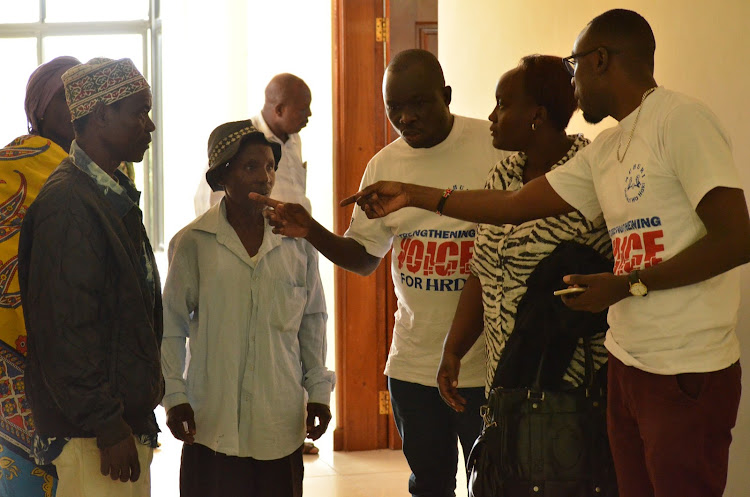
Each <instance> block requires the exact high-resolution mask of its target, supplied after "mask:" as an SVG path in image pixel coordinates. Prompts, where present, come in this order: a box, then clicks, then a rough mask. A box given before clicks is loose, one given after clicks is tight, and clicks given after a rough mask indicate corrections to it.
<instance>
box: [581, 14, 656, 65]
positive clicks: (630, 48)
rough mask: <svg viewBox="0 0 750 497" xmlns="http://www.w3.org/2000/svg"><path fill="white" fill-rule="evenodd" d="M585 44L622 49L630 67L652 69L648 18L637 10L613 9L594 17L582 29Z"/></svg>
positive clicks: (653, 41) (652, 40)
mask: <svg viewBox="0 0 750 497" xmlns="http://www.w3.org/2000/svg"><path fill="white" fill-rule="evenodd" d="M581 37H585V38H586V40H587V43H586V44H587V45H591V46H596V45H600V46H604V47H609V48H611V49H613V50H620V51H621V54H620V55H621V58H622V59H623V62H625V64H626V65H627V66H628V68H629V69H635V70H638V69H640V68H647V69H648V70H649V71H650V73H651V74H653V72H654V51H655V50H656V39H655V38H654V32H653V31H652V30H651V26H650V25H649V23H648V21H646V19H644V18H643V16H641V15H640V14H638V13H637V12H633V11H632V10H626V9H613V10H608V11H607V12H605V13H603V14H601V15H599V16H597V17H595V18H594V19H593V20H592V21H591V22H590V23H589V24H588V25H587V26H586V28H585V29H584V31H583V33H581Z"/></svg>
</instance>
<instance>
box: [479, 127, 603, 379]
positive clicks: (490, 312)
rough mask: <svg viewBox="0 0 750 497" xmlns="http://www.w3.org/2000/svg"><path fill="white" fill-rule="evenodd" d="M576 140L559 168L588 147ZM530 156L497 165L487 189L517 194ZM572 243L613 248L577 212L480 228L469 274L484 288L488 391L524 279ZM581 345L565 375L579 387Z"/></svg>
mask: <svg viewBox="0 0 750 497" xmlns="http://www.w3.org/2000/svg"><path fill="white" fill-rule="evenodd" d="M571 138H572V139H573V140H574V141H573V145H572V146H571V148H570V150H569V151H568V153H567V154H566V155H565V156H564V157H563V158H562V159H560V161H559V162H557V163H556V164H555V165H554V166H552V169H555V168H557V167H559V166H561V165H562V164H564V163H565V162H567V161H568V160H570V158H571V157H573V156H574V155H575V154H576V152H578V151H579V150H581V149H582V148H583V147H585V146H586V145H588V144H589V143H590V141H589V140H587V139H586V138H584V137H583V135H575V136H571ZM525 163H526V156H525V155H524V154H523V153H521V152H519V153H516V154H513V155H511V156H510V157H508V158H507V159H505V160H503V161H500V162H498V163H497V164H496V165H495V167H494V168H493V169H492V170H491V171H490V174H489V176H488V178H487V182H486V183H485V186H484V187H485V189H494V190H511V191H514V190H519V189H521V187H522V186H523V170H524V166H525ZM566 240H571V241H575V242H579V243H582V244H585V245H589V246H592V247H594V248H595V249H596V250H597V251H599V252H601V253H602V254H604V255H605V256H606V257H608V258H609V259H611V258H612V247H611V242H610V238H609V235H608V234H607V228H606V225H605V223H604V219H603V218H602V217H601V216H600V217H599V218H598V219H596V220H595V221H594V222H591V221H589V220H587V219H586V218H585V217H584V216H583V215H582V214H581V213H580V212H578V211H574V212H572V213H570V214H567V215H563V216H555V217H547V218H544V219H539V220H536V221H530V222H527V223H524V224H521V225H518V226H515V225H510V224H506V225H503V226H493V225H489V224H480V225H479V226H478V228H477V234H476V237H475V239H474V257H473V259H472V262H471V272H472V274H473V275H474V276H476V277H478V278H479V280H480V282H481V284H482V303H483V306H484V336H485V348H486V350H487V368H486V376H485V382H486V383H485V384H486V391H487V393H489V388H490V386H491V385H492V380H493V377H494V375H495V369H496V368H497V363H498V360H499V358H500V354H501V352H502V350H503V347H504V346H505V342H506V340H507V339H508V336H509V335H510V333H511V332H512V331H513V328H514V325H515V319H516V311H517V308H518V304H519V302H520V301H521V298H523V296H524V294H525V293H526V279H527V278H528V277H529V275H530V274H531V273H532V271H533V270H534V268H536V265H537V263H538V262H539V261H541V260H542V259H544V258H545V257H547V256H548V255H549V254H550V253H552V251H553V250H554V249H555V247H557V245H558V244H559V243H561V242H563V241H566ZM604 336H605V333H600V334H597V335H594V337H593V338H592V341H591V345H592V351H593V355H594V362H595V366H596V368H597V369H598V368H599V366H601V364H603V363H604V362H606V360H607V351H606V349H605V348H604ZM583 372H584V356H583V340H581V341H579V343H578V347H577V348H576V351H575V353H574V354H573V359H572V361H571V363H570V366H569V367H568V370H567V372H566V374H565V375H564V376H563V379H564V380H565V381H568V382H570V383H572V384H573V385H580V384H581V382H582V380H583Z"/></svg>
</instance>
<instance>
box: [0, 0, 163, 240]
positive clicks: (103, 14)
mask: <svg viewBox="0 0 750 497" xmlns="http://www.w3.org/2000/svg"><path fill="white" fill-rule="evenodd" d="M160 36H161V25H160V20H159V0H127V1H121V2H102V1H101V0H2V17H0V53H2V54H3V65H4V71H3V77H2V78H0V95H2V98H1V99H0V115H2V119H0V142H2V143H1V144H0V146H4V145H5V144H7V143H10V142H11V141H12V140H13V139H15V138H16V137H18V136H21V135H24V134H27V133H28V129H27V125H26V114H25V112H24V98H25V95H26V83H27V82H28V79H29V76H30V75H31V73H32V72H33V71H34V69H35V68H36V67H37V66H39V65H40V64H42V63H44V62H48V61H50V60H52V59H54V58H55V57H58V56H61V55H70V56H73V57H76V58H77V59H79V60H80V61H81V62H86V61H88V60H90V59H92V58H94V57H107V58H110V59H120V58H123V57H128V58H130V59H132V60H133V62H134V63H135V65H136V67H137V68H138V69H139V70H140V71H141V73H142V74H143V75H144V76H145V77H146V79H148V81H149V83H150V84H151V87H152V92H153V111H152V114H153V115H152V119H153V120H154V122H155V123H156V125H157V130H156V132H155V133H154V136H153V142H152V147H151V149H150V151H149V153H148V154H147V155H146V156H145V157H144V160H143V162H142V163H140V164H136V165H135V171H136V185H137V186H138V189H139V190H141V191H142V192H143V195H142V197H141V209H142V210H143V214H144V224H145V226H146V229H147V231H148V232H149V237H150V238H151V242H152V244H153V245H154V248H155V249H160V248H162V247H163V245H164V229H163V187H162V181H161V178H162V177H163V175H162V160H161V150H162V146H161V145H162V135H161V131H160V126H159V124H160V123H159V121H160V118H161V115H160V110H161V95H160V91H159V84H160V81H161V57H160V55H159V50H160Z"/></svg>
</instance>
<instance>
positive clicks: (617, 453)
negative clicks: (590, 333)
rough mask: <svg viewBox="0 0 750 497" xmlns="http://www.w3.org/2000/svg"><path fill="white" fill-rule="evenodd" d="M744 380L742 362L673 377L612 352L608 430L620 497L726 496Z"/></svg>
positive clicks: (610, 360)
mask: <svg viewBox="0 0 750 497" xmlns="http://www.w3.org/2000/svg"><path fill="white" fill-rule="evenodd" d="M741 377H742V369H741V368H740V365H739V362H737V363H735V364H733V365H732V366H730V367H728V368H726V369H722V370H720V371H714V372H710V373H686V374H679V375H669V376H668V375H657V374H652V373H647V372H645V371H641V370H639V369H636V368H633V367H630V366H625V365H624V364H623V363H622V362H621V361H619V360H618V359H617V358H615V357H614V356H612V354H610V355H609V379H608V389H609V392H608V395H609V400H608V404H607V411H608V412H607V426H608V432H609V442H610V445H611V448H612V456H613V458H614V462H615V470H616V471H617V483H618V487H619V490H620V497H722V495H723V493H724V487H725V486H726V481H727V465H728V460H729V444H730V443H731V441H732V434H731V430H732V428H733V427H734V424H735V421H736V420H737V409H738V408H739V402H740V391H741V384H740V382H741Z"/></svg>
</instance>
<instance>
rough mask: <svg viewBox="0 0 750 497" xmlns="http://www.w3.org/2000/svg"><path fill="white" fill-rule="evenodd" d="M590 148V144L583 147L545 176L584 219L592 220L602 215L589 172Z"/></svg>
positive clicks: (553, 187)
mask: <svg viewBox="0 0 750 497" xmlns="http://www.w3.org/2000/svg"><path fill="white" fill-rule="evenodd" d="M591 149H592V147H591V146H588V147H586V148H584V149H583V150H581V151H580V152H578V153H577V154H576V155H575V157H573V158H572V159H570V160H569V161H568V162H566V163H565V164H563V165H562V166H560V167H558V168H556V169H553V170H552V171H550V172H548V173H547V174H546V175H545V176H546V177H547V181H548V182H549V184H550V186H552V189H553V190H555V192H557V194H558V195H560V197H561V198H562V199H563V200H565V201H566V202H567V203H569V204H570V205H572V206H573V207H574V208H575V209H576V210H578V211H580V212H581V214H583V215H584V216H586V219H588V220H589V221H594V220H596V219H597V218H598V217H599V216H601V215H602V208H601V206H600V205H599V199H598V198H597V196H596V188H595V187H594V179H593V176H592V173H591V155H592V154H591V153H590V151H591ZM587 152H589V153H587Z"/></svg>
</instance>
